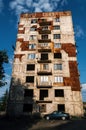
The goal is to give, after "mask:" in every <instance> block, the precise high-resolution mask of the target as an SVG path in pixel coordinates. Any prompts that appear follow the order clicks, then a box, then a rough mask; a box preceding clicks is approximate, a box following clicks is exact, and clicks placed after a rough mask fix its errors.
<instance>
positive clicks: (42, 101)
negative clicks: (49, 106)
mask: <svg viewBox="0 0 86 130" xmlns="http://www.w3.org/2000/svg"><path fill="white" fill-rule="evenodd" d="M36 102H37V103H52V101H51V100H47V101H46V100H38V101H36Z"/></svg>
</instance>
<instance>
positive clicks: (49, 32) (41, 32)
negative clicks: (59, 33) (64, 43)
mask: <svg viewBox="0 0 86 130" xmlns="http://www.w3.org/2000/svg"><path fill="white" fill-rule="evenodd" d="M39 34H51V30H39Z"/></svg>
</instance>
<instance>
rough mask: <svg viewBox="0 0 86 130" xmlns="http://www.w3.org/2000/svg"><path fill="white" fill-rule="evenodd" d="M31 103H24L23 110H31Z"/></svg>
mask: <svg viewBox="0 0 86 130" xmlns="http://www.w3.org/2000/svg"><path fill="white" fill-rule="evenodd" d="M32 110H33V105H32V104H24V106H23V112H32Z"/></svg>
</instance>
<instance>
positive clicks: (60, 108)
mask: <svg viewBox="0 0 86 130" xmlns="http://www.w3.org/2000/svg"><path fill="white" fill-rule="evenodd" d="M57 107H58V108H57V109H58V111H62V112H65V104H58V106H57Z"/></svg>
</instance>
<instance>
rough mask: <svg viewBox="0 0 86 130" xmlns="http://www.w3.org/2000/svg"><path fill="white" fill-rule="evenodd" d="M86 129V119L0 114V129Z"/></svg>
mask: <svg viewBox="0 0 86 130" xmlns="http://www.w3.org/2000/svg"><path fill="white" fill-rule="evenodd" d="M57 129H58V130H86V119H84V118H82V119H71V120H68V121H62V120H50V121H47V120H45V119H33V118H30V117H29V116H23V117H17V118H14V117H7V116H5V115H0V130H57Z"/></svg>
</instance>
